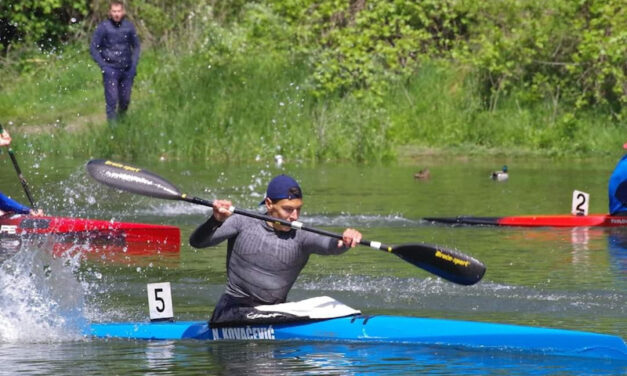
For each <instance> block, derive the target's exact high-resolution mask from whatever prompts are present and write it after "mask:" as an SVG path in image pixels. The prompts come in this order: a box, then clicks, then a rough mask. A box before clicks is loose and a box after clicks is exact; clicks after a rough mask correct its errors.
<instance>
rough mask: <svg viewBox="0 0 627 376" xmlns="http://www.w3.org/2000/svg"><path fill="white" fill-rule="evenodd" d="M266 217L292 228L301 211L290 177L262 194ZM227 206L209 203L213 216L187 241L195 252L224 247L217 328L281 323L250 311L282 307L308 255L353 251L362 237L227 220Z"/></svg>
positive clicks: (299, 193) (215, 314) (245, 219)
mask: <svg viewBox="0 0 627 376" xmlns="http://www.w3.org/2000/svg"><path fill="white" fill-rule="evenodd" d="M260 205H265V209H266V211H267V215H269V216H272V217H275V218H280V219H283V220H287V221H289V222H293V221H296V220H298V218H299V216H300V211H301V208H302V206H303V195H302V191H301V189H300V186H299V185H298V183H297V182H296V180H294V179H293V178H292V177H290V176H287V175H279V176H277V177H275V178H274V179H272V181H271V182H270V183H269V184H268V188H267V190H266V198H265V199H264V200H263V201H262V202H261V204H260ZM231 207H232V204H231V201H229V200H214V201H213V215H212V216H211V217H209V220H208V221H207V222H205V223H204V224H202V225H201V226H200V227H198V228H197V229H196V230H195V231H194V233H193V234H192V235H191V237H190V244H191V245H192V246H193V247H196V248H204V247H210V246H214V245H217V244H219V243H221V242H223V241H224V240H227V241H228V245H227V256H226V269H227V282H226V291H225V293H224V294H223V295H222V296H221V298H220V300H219V301H218V303H217V305H216V307H215V309H214V311H213V315H212V316H211V320H210V322H211V323H212V324H213V325H214V326H216V325H228V324H241V323H246V322H255V321H259V320H262V321H264V320H265V321H267V320H268V319H272V320H276V321H281V320H282V319H283V318H285V317H283V316H282V314H280V313H268V312H261V311H257V310H255V308H254V307H255V306H257V305H268V304H279V303H284V302H285V301H286V298H287V294H288V292H289V290H290V288H291V287H292V285H293V284H294V282H295V281H296V278H297V277H298V275H299V274H300V271H301V270H302V269H303V267H304V266H305V264H306V263H307V260H308V259H309V255H311V254H313V253H315V254H320V255H337V254H340V253H343V252H346V251H347V250H348V249H349V247H355V246H356V245H358V244H359V241H360V240H361V233H360V232H359V231H357V230H355V229H351V228H348V229H346V230H344V232H343V234H342V236H343V239H342V240H340V241H338V240H336V239H333V238H329V237H325V236H322V235H318V234H314V233H311V232H306V231H298V230H294V229H292V228H291V227H287V226H284V225H281V224H279V223H272V222H264V221H258V220H256V219H252V218H248V217H245V216H241V215H235V216H232V214H233V213H232V212H231V211H230V208H231Z"/></svg>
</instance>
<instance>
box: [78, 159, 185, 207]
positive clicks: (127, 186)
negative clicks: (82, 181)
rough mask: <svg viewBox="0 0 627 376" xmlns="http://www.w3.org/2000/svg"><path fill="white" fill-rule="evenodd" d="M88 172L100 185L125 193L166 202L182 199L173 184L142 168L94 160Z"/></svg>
mask: <svg viewBox="0 0 627 376" xmlns="http://www.w3.org/2000/svg"><path fill="white" fill-rule="evenodd" d="M87 172H89V174H90V175H91V176H92V177H93V178H94V179H96V180H97V181H99V182H100V183H103V184H106V185H108V186H111V187H114V188H118V189H121V190H123V191H128V192H133V193H137V194H140V195H144V196H150V197H156V198H163V199H166V200H179V199H181V192H180V191H179V190H178V188H176V187H175V186H174V185H173V184H172V183H170V182H169V181H167V180H165V179H164V178H162V177H160V176H158V175H155V174H153V173H152V172H149V171H146V170H142V169H141V168H137V167H134V166H130V165H127V164H123V163H117V162H112V161H108V160H104V159H93V160H91V161H89V162H88V163H87Z"/></svg>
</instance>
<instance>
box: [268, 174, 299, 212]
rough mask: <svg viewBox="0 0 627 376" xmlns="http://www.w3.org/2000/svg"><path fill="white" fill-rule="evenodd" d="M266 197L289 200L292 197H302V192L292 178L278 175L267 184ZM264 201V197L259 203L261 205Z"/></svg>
mask: <svg viewBox="0 0 627 376" xmlns="http://www.w3.org/2000/svg"><path fill="white" fill-rule="evenodd" d="M266 197H267V198H269V199H270V200H273V201H274V200H283V199H286V198H287V199H289V200H291V199H293V198H303V192H302V190H301V189H300V186H299V185H298V183H297V182H296V180H294V178H292V177H291V176H288V175H279V176H276V177H275V178H274V179H272V180H271V181H270V183H269V184H268V189H267V190H266ZM265 201H266V200H265V198H264V199H263V200H262V201H261V202H260V203H259V205H263V203H264V202H265Z"/></svg>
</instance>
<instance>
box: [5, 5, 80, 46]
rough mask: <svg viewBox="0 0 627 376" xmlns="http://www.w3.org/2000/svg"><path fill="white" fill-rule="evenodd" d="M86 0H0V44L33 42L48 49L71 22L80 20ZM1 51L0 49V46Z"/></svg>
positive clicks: (68, 27) (67, 28)
mask: <svg viewBox="0 0 627 376" xmlns="http://www.w3.org/2000/svg"><path fill="white" fill-rule="evenodd" d="M88 4H89V3H88V1H85V0H83V1H70V0H20V1H2V2H0V31H1V34H2V37H0V42H1V43H2V45H1V47H0V48H2V49H4V50H7V49H8V48H9V46H10V45H12V44H16V43H17V45H18V46H19V45H29V44H33V43H35V44H37V46H39V47H40V48H43V49H50V48H52V47H55V46H57V45H58V44H59V42H61V41H63V40H67V39H68V37H69V35H68V34H69V33H70V31H71V29H72V26H73V24H75V23H76V22H79V21H81V20H82V19H83V18H84V17H85V16H86V15H87V10H88ZM0 51H1V50H0Z"/></svg>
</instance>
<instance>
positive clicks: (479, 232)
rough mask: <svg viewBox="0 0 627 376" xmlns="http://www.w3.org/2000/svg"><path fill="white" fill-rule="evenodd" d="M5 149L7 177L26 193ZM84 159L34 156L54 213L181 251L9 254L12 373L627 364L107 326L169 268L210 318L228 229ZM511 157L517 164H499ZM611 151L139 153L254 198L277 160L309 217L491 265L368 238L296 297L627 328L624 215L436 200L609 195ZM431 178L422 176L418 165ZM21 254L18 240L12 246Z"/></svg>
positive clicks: (235, 195)
mask: <svg viewBox="0 0 627 376" xmlns="http://www.w3.org/2000/svg"><path fill="white" fill-rule="evenodd" d="M7 159H8V158H6V155H2V156H0V189H2V191H3V192H4V193H8V194H11V195H12V196H13V197H16V198H18V199H20V200H22V201H25V199H24V195H23V193H22V192H21V187H20V186H19V183H18V182H17V179H16V177H15V174H14V171H13V170H12V166H11V165H10V163H9V162H8V161H7ZM85 162H86V161H84V160H71V159H62V160H60V159H52V158H43V157H39V158H28V157H27V158H25V159H24V160H23V161H22V164H23V166H22V168H23V170H24V173H25V175H26V177H27V179H28V180H29V182H30V185H31V187H32V189H33V195H34V196H35V198H36V200H37V201H38V202H39V204H40V206H41V207H42V208H44V209H45V210H46V212H47V213H49V214H54V215H64V216H80V217H86V218H101V219H115V220H120V221H130V222H148V223H161V224H169V225H175V226H179V227H180V228H181V230H182V237H183V244H182V247H181V252H180V255H175V256H171V255H170V256H167V255H151V256H130V255H119V254H117V255H116V254H106V255H102V254H92V255H88V256H84V255H83V256H81V255H71V256H70V255H67V256H53V255H51V254H50V252H49V248H50V245H49V244H46V243H45V242H43V243H42V242H39V243H37V244H28V245H24V246H23V247H22V249H20V250H19V251H18V252H17V253H15V254H12V255H8V256H7V257H6V259H5V260H4V262H3V263H2V265H1V266H0V286H1V290H0V359H2V367H0V374H16V373H18V372H19V373H20V374H25V375H38V374H166V375H167V374H190V375H191V374H225V375H226V374H228V375H237V374H268V375H270V374H272V375H276V374H308V375H309V374H312V375H318V374H325V375H326V374H331V375H357V374H418V373H420V374H435V375H458V374H481V375H485V374H493V375H511V374H538V375H553V374H555V375H565V374H610V375H618V374H627V365H626V364H625V363H624V362H623V363H618V364H617V362H612V361H599V360H582V359H571V358H560V357H541V356H534V355H522V354H511V353H503V352H494V351H492V352H487V351H469V350H464V349H453V348H441V347H427V346H415V345H411V346H410V345H400V344H399V345H381V344H370V345H364V344H340V343H301V342H258V343H254V342H251V343H229V342H224V343H207V342H197V341H178V342H177V341H174V342H170V341H162V342H148V341H124V340H94V339H89V338H84V337H82V336H81V334H80V330H79V328H80V326H81V325H82V324H84V322H86V321H111V320H115V321H131V320H139V321H142V320H146V319H147V317H148V306H147V301H146V300H147V299H146V284H147V283H152V282H167V281H169V282H171V284H172V295H173V300H174V311H175V317H176V318H177V319H179V320H184V319H207V318H208V317H209V316H210V313H211V311H212V308H213V305H214V304H215V302H216V301H217V299H218V297H219V296H220V294H221V293H222V291H223V284H224V281H225V254H226V247H225V245H221V246H218V247H216V248H210V249H201V250H196V249H193V248H191V247H190V246H189V245H187V242H186V240H187V238H188V236H189V234H190V233H191V231H193V229H194V228H195V226H197V225H198V224H200V223H201V222H202V221H204V219H205V218H206V217H207V216H208V215H209V213H210V212H209V210H208V209H207V208H205V207H201V206H194V205H192V204H187V203H180V202H174V201H162V200H157V199H151V198H145V197H140V196H136V195H132V194H129V193H124V192H117V191H115V190H112V189H110V188H107V187H104V186H101V185H98V184H97V183H95V182H94V181H93V180H91V179H90V178H89V177H88V176H87V174H86V172H85V169H84V164H85ZM505 163H506V164H507V165H508V167H509V170H510V179H509V180H508V181H506V182H494V181H492V180H490V179H489V175H490V172H491V171H492V170H495V169H500V167H501V166H502V165H503V164H505ZM614 163H615V161H614V160H582V161H575V162H573V161H568V162H556V161H551V160H544V159H542V160H540V159H539V160H528V159H527V160H518V159H508V160H502V159H498V158H490V159H487V158H476V159H473V158H424V159H421V160H416V161H414V162H412V163H407V164H404V165H393V166H354V165H349V166H341V165H318V166H315V167H312V166H307V165H304V164H298V163H294V162H291V161H289V159H288V160H287V163H286V164H284V165H283V166H282V167H277V166H274V165H273V164H271V163H265V162H263V161H259V162H253V163H251V164H249V165H245V166H243V165H241V166H233V165H229V166H226V165H215V164H210V163H206V164H185V163H180V162H179V163H173V162H161V161H142V162H138V163H136V164H139V165H141V166H142V167H145V168H147V169H149V170H152V171H154V172H156V173H158V174H160V175H163V176H164V177H166V178H167V179H169V180H170V181H172V182H174V183H175V184H176V185H177V186H179V187H180V188H181V190H182V191H184V192H186V193H189V194H193V195H196V196H199V197H203V198H207V199H213V198H230V199H231V200H233V202H234V204H235V205H236V206H237V207H240V208H246V209H254V208H255V207H256V205H257V203H258V202H259V201H260V200H261V199H262V197H263V192H264V189H265V185H266V184H267V182H268V181H269V180H270V178H271V177H272V176H274V175H276V174H278V173H281V172H284V173H289V174H291V175H293V176H295V177H296V178H297V179H298V180H299V181H300V182H301V186H302V188H303V191H304V194H305V206H304V208H303V213H302V221H303V222H305V223H306V224H309V225H312V226H316V227H321V228H325V229H328V230H331V231H337V232H341V230H342V229H343V228H345V227H347V226H351V227H355V228H358V229H360V230H361V231H362V233H363V234H364V236H365V237H366V238H367V239H370V240H378V241H382V242H384V243H388V244H402V243H411V242H428V243H432V244H439V245H443V246H446V247H450V248H456V249H458V250H460V251H462V252H464V253H467V254H470V255H472V256H474V257H476V258H478V259H479V260H481V261H483V262H484V263H485V264H486V266H487V273H486V275H485V277H484V279H483V280H482V281H481V282H480V283H479V284H477V285H474V286H469V287H464V286H457V285H454V284H451V283H448V282H445V281H443V280H441V279H439V278H436V277H434V276H432V275H430V274H428V273H427V272H424V271H422V270H420V269H418V268H416V267H414V266H413V265H411V264H408V263H405V262H404V261H402V260H401V259H399V258H397V257H394V256H392V255H389V254H386V253H384V252H377V251H375V250H371V249H369V248H365V247H360V248H356V249H353V250H351V251H350V252H348V253H346V254H344V255H340V256H329V257H322V256H313V257H312V258H311V259H310V261H309V264H308V265H307V267H306V268H305V269H304V270H303V273H302V274H301V276H300V278H299V279H298V281H297V282H296V284H295V286H294V288H293V290H292V292H291V293H290V297H289V298H290V300H300V299H305V298H309V297H313V296H320V295H328V296H332V297H334V298H336V299H338V300H340V301H342V302H344V303H345V304H348V305H350V306H352V307H354V308H358V309H360V310H362V312H364V313H367V314H394V315H406V316H421V317H439V318H453V319H462V320H476V321H491V322H503V323H514V324H522V325H531V326H550V327H558V328H567V329H575V330H585V331H594V332H602V333H609V334H614V335H619V336H622V337H623V338H625V337H627V305H626V302H627V248H626V247H627V246H626V243H627V229H618V230H612V231H610V230H607V229H597V228H577V229H551V228H540V229H521V228H494V227H450V226H443V225H434V224H432V223H429V222H425V221H423V220H421V218H422V217H428V216H456V215H481V216H496V215H516V214H542V213H544V214H558V213H568V212H569V211H570V206H571V197H572V191H573V190H574V189H578V190H582V191H585V192H588V193H590V196H591V199H590V212H593V213H605V212H607V180H608V177H609V175H610V173H611V171H612V169H613V166H614ZM425 167H428V168H430V170H431V179H429V180H427V181H422V180H415V179H414V178H413V174H414V173H415V172H417V171H418V170H419V169H421V168H425ZM9 256H10V257H9Z"/></svg>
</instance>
